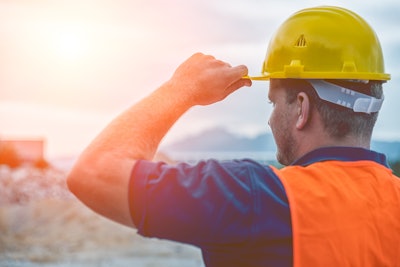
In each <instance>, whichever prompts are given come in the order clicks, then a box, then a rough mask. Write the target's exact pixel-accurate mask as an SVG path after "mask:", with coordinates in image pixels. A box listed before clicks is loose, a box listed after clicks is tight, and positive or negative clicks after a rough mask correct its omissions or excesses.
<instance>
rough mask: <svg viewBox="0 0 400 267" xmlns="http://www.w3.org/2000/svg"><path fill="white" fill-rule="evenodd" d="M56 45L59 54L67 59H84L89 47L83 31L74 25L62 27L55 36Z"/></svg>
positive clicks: (61, 57)
mask: <svg viewBox="0 0 400 267" xmlns="http://www.w3.org/2000/svg"><path fill="white" fill-rule="evenodd" d="M54 45H55V47H54V48H55V52H56V54H57V56H58V57H59V58H60V59H63V60H66V61H77V60H80V59H82V57H84V56H85V53H86V52H87V49H88V47H87V46H88V43H87V39H85V36H84V34H83V32H82V31H81V30H79V29H78V28H74V27H64V28H63V29H60V30H59V31H58V32H57V33H56V34H55V36H54Z"/></svg>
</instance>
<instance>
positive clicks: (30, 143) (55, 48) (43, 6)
mask: <svg viewBox="0 0 400 267" xmlns="http://www.w3.org/2000/svg"><path fill="white" fill-rule="evenodd" d="M316 5H338V6H342V7H345V8H348V9H351V10H353V11H355V12H356V13H358V14H360V15H361V16H362V17H363V18H364V19H366V20H367V21H368V22H369V23H370V24H371V26H372V27H373V28H374V29H375V31H376V32H377V34H378V36H379V38H380V41H381V45H382V48H383V52H384V56H385V65H386V72H388V73H390V74H391V75H392V80H391V81H389V82H388V83H387V84H385V102H384V105H383V108H382V110H381V112H380V117H379V119H378V123H377V125H376V128H375V132H374V135H373V139H374V143H373V146H374V148H376V149H377V150H380V151H382V152H385V153H388V155H389V159H390V160H391V162H392V163H393V166H398V165H396V164H397V163H396V162H398V161H399V159H400V145H399V142H400V123H399V119H398V118H397V114H398V113H399V111H400V109H399V105H398V104H397V100H398V99H400V75H399V71H398V70H399V67H398V66H399V65H398V62H400V34H398V28H399V26H400V17H399V16H398V14H399V12H400V2H399V1H397V0H379V1H378V0H371V1H363V2H359V1H319V0H307V1H289V0H266V1H260V0H229V1H228V0H220V1H212V0H203V1H195V0H170V1H161V0H132V1H127V0H113V1H94V0H68V1H64V0H60V1H53V0H19V1H12V0H0V142H2V146H1V149H2V151H3V152H4V151H5V154H6V155H7V159H6V161H7V160H8V161H9V164H8V165H7V164H3V165H0V229H1V231H0V265H1V266H44V265H45V266H90V264H92V265H93V266H102V265H99V264H104V266H133V265H132V263H135V265H134V266H153V265H152V264H154V265H156V264H157V260H161V261H162V262H163V263H164V264H163V266H181V265H182V266H202V263H201V257H200V255H199V252H198V251H197V250H196V249H193V248H191V247H187V246H181V245H179V244H174V243H168V242H167V243H163V242H161V243H160V242H154V243H153V241H151V240H150V241H149V240H143V239H140V237H138V236H136V235H135V234H134V233H132V231H131V230H129V229H125V228H123V227H121V226H117V225H116V224H114V223H112V222H108V221H106V220H105V219H102V218H99V217H98V216H97V215H95V214H93V213H91V211H88V210H86V209H85V208H84V207H82V206H81V205H80V204H79V203H76V201H75V199H74V198H73V197H72V196H71V195H70V194H69V193H68V191H67V189H66V187H65V180H64V178H65V172H66V171H68V168H69V167H70V166H71V164H72V163H73V160H74V159H75V158H76V156H77V155H78V154H79V153H80V152H81V151H82V150H83V149H84V148H85V146H86V145H87V144H88V143H89V142H90V141H91V140H92V139H93V138H94V137H95V136H96V134H97V133H98V132H99V131H100V130H101V129H102V128H103V127H105V126H106V125H107V123H108V122H109V121H110V120H111V119H112V118H113V117H115V116H116V115H118V114H119V113H120V112H122V111H123V110H124V109H126V108H127V107H129V106H131V105H132V104H134V103H136V102H137V101H139V100H140V99H141V98H143V97H144V96H146V95H147V94H149V93H150V92H151V91H153V90H154V89H156V88H157V87H158V86H159V85H160V84H162V83H163V82H164V81H166V80H167V79H169V77H170V76H171V75H172V73H173V71H174V70H175V68H176V67H177V66H178V65H179V64H180V63H181V62H182V61H183V60H185V59H186V58H187V57H189V56H190V55H192V54H193V53H195V52H203V53H205V54H211V55H214V56H215V57H217V58H219V59H221V60H224V61H227V62H229V63H231V64H232V65H238V64H245V65H247V66H248V68H249V72H250V74H251V75H258V74H259V73H260V71H261V66H262V63H263V60H264V56H265V53H266V49H267V45H268V41H269V39H270V38H271V36H272V35H273V34H274V32H275V30H276V29H277V27H278V26H279V25H280V24H281V23H282V22H283V21H284V20H285V19H286V18H287V17H288V16H290V15H291V14H292V13H294V12H296V11H297V10H299V9H302V8H306V7H312V6H316ZM267 88H268V83H267V82H254V83H253V86H252V87H251V88H244V89H242V90H239V91H237V92H235V93H234V94H232V95H231V96H229V97H228V98H227V99H226V100H225V101H223V102H220V103H217V104H214V105H212V106H207V107H195V108H192V109H191V110H190V111H189V112H188V113H187V114H185V115H184V116H183V117H182V119H181V120H180V121H179V122H178V123H177V124H176V125H175V126H174V127H173V128H172V130H171V131H170V132H169V133H168V135H167V136H166V138H165V139H164V141H163V143H162V148H163V151H164V152H165V154H164V155H161V156H160V157H161V158H162V159H164V160H176V159H191V160H196V159H198V158H200V157H203V156H212V157H216V158H221V159H224V158H230V157H247V156H250V157H256V158H257V157H258V158H259V159H260V160H262V161H266V162H267V161H268V162H269V161H273V158H274V145H273V140H271V136H270V132H269V128H268V125H267V121H268V118H269V114H270V111H271V107H270V106H269V104H268V103H267V93H268V92H267ZM200 137H202V138H200ZM194 140H195V141H194ZM213 140H214V141H213ZM215 140H217V141H215ZM218 140H219V141H218ZM222 140H223V141H224V142H225V143H223V144H224V145H225V146H221V147H219V148H218V151H213V152H214V153H211V154H207V152H210V151H209V150H212V147H215V145H218V144H222V143H221V141H222ZM188 144H192V145H193V144H195V146H194V147H192V148H193V150H196V153H194V152H193V151H192V153H191V154H190V156H188V154H187V153H186V154H185V153H184V152H185V151H184V150H185V149H184V148H185V147H186V148H187V145H188ZM232 144H241V145H240V146H238V147H235V148H234V149H232ZM196 145H197V146H196ZM229 147H231V149H229ZM169 148H170V150H168V149H169ZM171 148H173V149H171ZM201 148H202V149H201ZM179 150H181V152H182V153H181V154H179V155H172V154H173V153H172V152H171V151H179ZM168 152H171V154H169V153H168ZM186 152H187V151H186ZM205 153H206V154H205ZM3 154H4V153H3ZM187 157H189V158H187ZM171 158H172V159H171ZM10 159H11V160H10ZM1 160H2V158H1V156H0V162H1ZM21 160H23V161H24V162H28V163H30V164H28V165H29V166H28V165H26V164H25V165H24V164H22V165H24V166H25V167H24V166H22V167H21V164H20V163H21ZM3 163H4V158H3ZM13 164H14V165H13ZM110 229H112V230H110ZM116 229H118V230H116ZM67 233H68V234H67ZM110 233H114V235H111V236H110ZM127 233H129V234H127ZM35 247H36V249H35ZM110 247H112V248H114V249H110ZM50 248H52V249H50ZM99 251H100V253H99ZM81 252H82V253H83V252H84V253H83V254H82V253H81ZM106 252H107V253H109V254H107V253H106ZM113 253H114V254H113ZM107 255H108V256H107ZM116 259H119V261H115V262H113V260H116ZM166 259H169V261H167V260H166ZM80 264H82V265H80ZM169 264H170V265H169ZM179 264H181V265H179Z"/></svg>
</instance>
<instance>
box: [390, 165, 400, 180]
mask: <svg viewBox="0 0 400 267" xmlns="http://www.w3.org/2000/svg"><path fill="white" fill-rule="evenodd" d="M389 165H390V167H391V168H392V170H393V173H394V174H395V175H396V176H398V177H400V161H395V162H390V163H389Z"/></svg>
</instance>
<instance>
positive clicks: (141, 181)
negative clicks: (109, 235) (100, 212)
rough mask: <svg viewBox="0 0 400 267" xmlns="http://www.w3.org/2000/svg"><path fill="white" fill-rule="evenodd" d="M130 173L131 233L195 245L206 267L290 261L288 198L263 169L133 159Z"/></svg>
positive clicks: (244, 162) (253, 165)
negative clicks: (133, 230) (134, 228)
mask: <svg viewBox="0 0 400 267" xmlns="http://www.w3.org/2000/svg"><path fill="white" fill-rule="evenodd" d="M132 177H133V178H132V179H131V185H130V205H131V211H132V218H133V221H134V223H135V225H136V227H137V228H138V231H139V234H141V235H143V236H147V237H157V238H163V239H169V240H174V241H178V242H182V243H187V244H192V245H195V246H197V247H199V248H200V249H201V250H202V253H203V259H204V262H205V264H206V266H246V267H248V266H291V265H292V254H293V253H292V231H291V221H290V211H289V205H288V199H287V197H286V193H285V190H284V188H283V185H282V183H281V182H280V180H279V178H278V177H277V176H276V175H275V174H274V173H273V171H272V170H271V168H269V167H266V166H262V165H261V164H259V163H257V162H255V161H252V160H240V161H239V160H236V161H227V162H218V161H215V160H208V161H203V162H200V163H198V164H196V165H190V164H186V163H180V164H177V165H168V164H165V163H161V162H159V163H154V162H149V161H139V162H137V163H136V166H135V168H134V171H133V174H132ZM135 177H140V178H138V179H135Z"/></svg>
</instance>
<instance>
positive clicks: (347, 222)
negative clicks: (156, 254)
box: [68, 6, 400, 267]
mask: <svg viewBox="0 0 400 267" xmlns="http://www.w3.org/2000/svg"><path fill="white" fill-rule="evenodd" d="M247 75H248V70H247V68H246V67H245V66H243V65H240V66H235V67H232V66H230V65H229V64H228V63H225V62H223V61H220V60H217V59H215V58H214V57H212V56H208V55H204V54H201V53H197V54H195V55H193V56H191V57H190V58H189V59H187V60H186V61H185V62H183V63H182V64H181V65H180V66H179V67H178V68H177V70H176V71H175V73H174V74H173V76H172V78H171V79H170V80H168V81H167V82H165V83H164V84H163V85H161V86H160V87H159V88H158V89H157V90H155V91H154V92H153V93H152V94H150V95H149V96H148V97H146V98H144V99H143V100H142V101H141V102H139V103H137V104H136V105H134V106H132V107H130V108H129V109H128V110H126V111H125V112H123V113H122V114H121V115H120V116H118V117H117V118H116V119H114V120H113V121H112V122H111V124H109V125H108V126H107V127H106V128H105V129H104V131H102V132H101V133H100V135H99V136H98V137H97V138H96V139H95V140H94V141H93V142H92V143H91V144H90V145H89V146H88V147H87V149H86V150H85V151H84V152H83V153H82V155H81V156H80V158H79V160H78V161H77V163H76V165H75V167H74V168H73V169H72V171H71V172H70V174H69V177H68V185H69V188H70V189H71V191H72V192H73V193H74V194H75V195H76V196H77V197H78V198H79V199H80V200H81V201H82V202H84V203H85V204H86V205H87V206H88V207H90V208H92V209H93V210H94V211H96V212H98V213H100V214H102V215H104V216H106V217H108V218H110V219H112V220H115V221H117V222H119V223H122V224H125V225H128V226H131V227H135V228H137V229H138V232H139V234H141V235H143V236H147V237H157V238H163V239H169V240H174V241H178V242H183V243H187V244H192V245H195V246H197V247H199V248H200V249H201V250H202V254H203V259H204V262H205V265H206V266H246V267H248V266H400V242H399V240H400V220H399V215H400V180H399V179H398V178H397V177H396V176H394V175H393V173H392V171H391V170H390V168H389V166H388V164H387V162H386V158H385V156H384V155H383V154H380V153H378V152H375V151H372V150H370V141H371V135H372V130H373V127H374V124H375V121H376V119H377V115H378V111H379V109H380V107H381V105H382V102H383V94H382V84H383V83H384V82H385V81H387V80H389V79H390V76H389V75H388V74H386V73H385V72H384V65H383V56H382V51H381V47H380V44H379V40H378V38H377V36H376V35H375V33H374V31H373V30H372V29H371V27H370V26H369V25H368V24H367V23H366V22H365V21H364V20H363V19H362V18H361V17H360V16H358V15H357V14H355V13H353V12H351V11H349V10H346V9H343V8H339V7H325V6H324V7H315V8H308V9H304V10H301V11H299V12H297V13H295V14H293V15H292V16H291V17H289V18H288V19H287V20H286V21H285V22H284V23H283V24H282V25H281V27H280V28H279V29H278V30H277V32H276V34H275V36H274V37H273V38H272V39H271V41H270V44H269V47H268V51H267V55H266V58H265V62H264V66H263V71H262V75H261V76H259V77H248V76H247ZM251 79H254V80H255V79H259V80H269V81H270V83H269V86H270V89H269V94H268V97H269V99H270V101H271V103H272V104H273V107H274V108H273V111H272V114H271V116H270V119H269V122H268V124H269V126H270V127H271V130H272V133H273V135H274V138H275V141H276V144H277V159H278V161H279V162H280V163H282V164H283V165H287V166H285V167H283V168H280V169H277V168H275V167H272V166H264V165H261V164H260V163H258V162H255V161H253V160H250V159H244V160H233V161H223V162H219V161H216V160H205V161H201V162H199V163H197V164H187V163H178V164H174V165H169V164H167V163H164V162H153V161H152V158H153V156H154V154H155V153H156V150H157V147H158V145H159V143H160V141H161V140H162V138H163V137H164V135H165V134H166V133H167V132H168V130H169V129H170V127H171V126H172V125H173V124H174V123H175V122H176V121H177V120H178V119H179V117H180V116H181V115H182V114H184V113H185V112H186V111H187V110H188V109H190V108H191V107H193V106H195V105H209V104H213V103H215V102H218V101H221V100H223V99H224V98H225V97H227V96H228V95H230V94H231V93H232V92H234V91H235V90H237V89H239V88H241V87H243V86H251V84H252V81H251Z"/></svg>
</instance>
